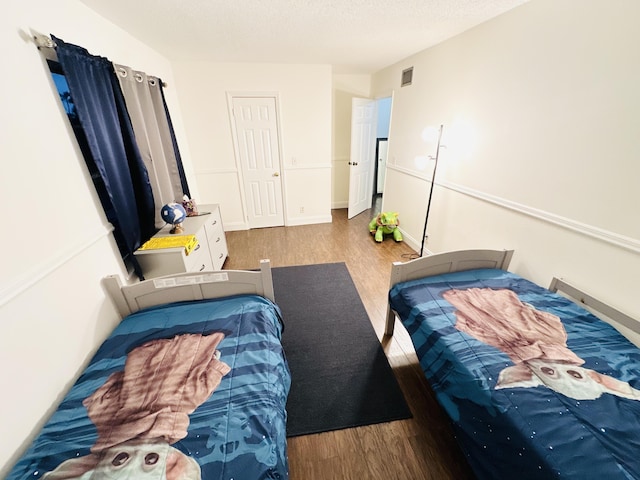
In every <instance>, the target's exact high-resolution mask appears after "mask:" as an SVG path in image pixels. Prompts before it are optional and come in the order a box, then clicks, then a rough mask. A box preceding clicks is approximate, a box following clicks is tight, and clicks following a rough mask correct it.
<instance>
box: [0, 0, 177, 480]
mask: <svg viewBox="0 0 640 480" xmlns="http://www.w3.org/2000/svg"><path fill="white" fill-rule="evenodd" d="M32 30H33V31H37V32H40V33H45V34H49V33H53V34H54V35H56V36H58V37H60V38H62V39H63V40H65V41H66V42H69V43H75V44H79V45H82V46H84V47H86V48H87V49H88V50H89V51H90V52H91V53H94V54H99V55H103V56H106V57H108V58H110V59H111V60H113V61H116V62H119V63H123V64H126V65H131V66H133V67H135V68H138V69H141V70H145V71H147V72H149V73H152V74H154V75H158V76H160V77H162V78H163V79H164V80H166V81H167V82H168V84H169V88H168V89H167V91H166V92H165V93H166V96H167V102H168V103H169V108H170V109H171V112H172V116H173V120H174V123H175V127H176V133H177V135H178V141H179V142H181V147H184V148H182V154H183V156H184V157H186V162H185V163H187V164H188V162H189V154H188V148H187V146H186V144H185V142H184V133H183V130H182V121H181V119H180V111H179V108H178V105H177V99H176V96H175V91H174V90H173V88H172V87H173V85H174V81H173V76H172V72H171V66H170V64H169V63H168V62H167V61H166V60H165V59H164V58H163V57H161V56H160V55H158V54H157V53H156V52H154V51H153V50H152V49H150V48H148V47H145V46H144V45H142V44H141V43H140V42H138V41H137V40H136V39H135V38H133V37H131V36H130V35H128V34H126V33H124V32H123V31H122V30H121V29H119V28H117V27H115V26H114V25H112V24H110V23H108V22H107V21H105V20H104V19H102V18H101V17H99V16H97V15H96V14H94V13H93V12H92V11H91V10H89V9H87V8H86V7H85V6H84V5H82V4H80V3H79V2H77V1H75V0H61V1H60V2H49V1H43V0H32V1H29V2H20V1H17V0H11V1H9V2H8V3H5V4H4V5H3V14H2V16H1V18H0V52H1V53H2V59H3V62H4V66H5V67H4V69H3V74H2V75H1V76H0V82H1V83H0V95H1V104H2V109H0V117H1V118H2V120H1V123H2V128H1V129H0V136H1V141H0V158H2V160H1V162H2V170H3V172H2V175H0V201H1V202H2V205H3V211H4V213H3V219H4V220H3V227H4V230H3V235H2V240H0V243H1V246H2V249H1V250H0V251H1V252H2V254H1V255H2V264H1V267H0V321H1V323H2V327H1V328H2V335H0V365H2V367H1V368H0V389H1V390H2V392H3V395H2V396H0V412H2V413H0V425H2V433H3V434H2V436H1V438H0V478H4V476H5V474H6V473H7V471H8V469H9V468H10V467H11V466H12V464H13V463H14V461H15V460H16V459H17V457H18V455H19V454H20V453H21V452H22V450H23V449H24V448H26V447H27V446H28V444H29V443H30V440H31V436H32V434H33V432H34V429H36V428H39V426H40V425H41V424H42V423H43V422H44V420H45V419H46V418H47V417H48V415H49V414H50V412H51V409H52V408H53V406H55V405H57V403H58V402H59V401H60V400H61V398H62V395H63V394H64V393H65V392H66V390H67V389H68V388H69V387H70V386H71V384H72V382H73V380H74V379H75V378H76V376H77V375H78V373H79V370H80V369H81V367H82V366H83V365H84V364H85V363H86V362H87V361H88V359H89V357H90V356H91V355H92V354H93V352H94V351H95V349H96V348H97V346H98V345H99V343H101V341H102V340H103V339H104V337H105V336H106V335H107V333H108V332H109V331H111V330H112V329H113V327H114V326H115V324H116V322H117V320H118V319H117V315H116V312H115V309H114V308H113V307H112V305H111V303H110V301H109V300H107V299H106V297H105V292H104V291H103V289H102V287H101V284H100V280H101V278H102V277H104V276H105V275H108V274H113V273H122V262H121V260H120V255H119V253H118V251H117V248H116V247H115V243H114V242H113V241H112V236H111V234H110V226H109V225H108V224H107V222H106V219H105V217H104V214H103V213H102V209H101V207H100V204H99V201H98V199H97V196H96V195H95V193H94V191H93V186H92V184H91V181H90V179H89V177H88V175H87V172H86V167H85V164H84V160H83V158H82V156H81V155H80V153H79V151H78V148H77V145H76V143H75V140H74V137H73V133H72V132H71V129H70V127H69V125H68V121H67V118H66V116H65V113H64V111H63V109H62V107H61V103H60V101H59V98H58V93H57V91H56V89H55V87H54V85H53V82H52V81H51V77H50V74H49V71H48V69H47V67H46V65H45V63H44V62H43V60H42V58H41V55H40V53H39V52H38V50H37V49H36V47H35V44H34V43H33V42H32V41H31V35H32Z"/></svg>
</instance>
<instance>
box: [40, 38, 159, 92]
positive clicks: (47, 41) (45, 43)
mask: <svg viewBox="0 0 640 480" xmlns="http://www.w3.org/2000/svg"><path fill="white" fill-rule="evenodd" d="M33 41H34V43H35V44H36V46H37V47H38V50H40V49H41V48H51V49H55V48H56V47H57V45H56V42H54V41H53V40H52V39H51V37H49V36H48V35H44V34H41V33H39V34H36V35H34V36H33ZM112 63H113V62H112ZM114 68H115V65H114ZM156 78H157V77H156ZM162 86H163V87H164V88H166V87H167V82H165V81H162Z"/></svg>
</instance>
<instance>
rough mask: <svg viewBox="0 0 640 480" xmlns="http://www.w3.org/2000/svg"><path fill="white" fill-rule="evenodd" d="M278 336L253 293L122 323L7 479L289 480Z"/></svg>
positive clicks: (274, 318)
mask: <svg viewBox="0 0 640 480" xmlns="http://www.w3.org/2000/svg"><path fill="white" fill-rule="evenodd" d="M282 329H283V325H282V322H281V318H280V311H279V309H278V307H277V306H276V305H275V304H274V303H273V302H271V301H270V300H268V299H266V298H263V297H261V296H257V295H237V296H230V297H225V298H219V299H211V300H201V301H194V302H179V303H175V304H169V305H163V306H157V307H151V308H146V309H142V310H140V311H138V312H136V313H133V314H131V315H129V316H127V317H126V318H124V319H123V320H122V322H121V323H120V324H119V325H118V326H117V328H116V329H115V330H114V331H113V333H112V334H111V336H110V337H109V338H108V339H107V340H106V341H105V342H104V343H103V344H102V346H101V347H100V348H99V350H98V351H97V353H96V354H95V356H94V357H93V359H92V360H91V362H90V364H89V365H88V366H87V368H86V370H85V371H84V373H83V374H82V375H81V376H80V377H79V379H78V380H77V382H76V383H75V385H74V386H73V387H72V388H71V390H70V391H69V392H68V394H67V395H66V397H65V398H64V400H63V401H62V403H61V404H60V406H59V408H58V409H57V411H56V412H55V413H54V415H53V416H52V417H51V418H50V420H49V421H48V422H47V423H46V425H45V426H44V428H43V429H42V431H41V433H40V434H39V436H37V438H36V439H35V440H34V442H33V444H32V445H31V447H30V448H29V449H28V450H27V451H26V453H25V454H24V456H23V457H22V458H21V459H20V460H19V461H18V463H17V464H16V465H15V467H14V469H13V470H12V472H11V473H10V474H9V477H8V478H9V479H12V480H13V479H16V480H17V479H21V480H24V479H38V478H46V479H62V478H64V479H71V478H74V479H75V478H77V479H89V478H91V479H101V478H121V479H125V478H126V479H142V478H150V479H151V478H153V479H165V478H166V479H169V480H177V479H206V480H218V479H229V480H231V479H236V480H239V479H284V478H288V464H287V451H286V432H285V427H286V411H285V403H286V399H287V394H288V391H289V386H290V376H289V369H288V366H287V362H286V359H285V356H284V353H283V350H282V346H281V344H280V337H281V332H282Z"/></svg>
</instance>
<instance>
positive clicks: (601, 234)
mask: <svg viewBox="0 0 640 480" xmlns="http://www.w3.org/2000/svg"><path fill="white" fill-rule="evenodd" d="M436 185H440V186H442V187H443V188H447V189H449V190H452V191H454V192H457V193H461V194H463V195H467V196H469V197H473V198H476V199H478V200H482V201H484V202H487V203H491V204H493V205H498V206H500V207H503V208H506V209H509V210H512V211H515V212H518V213H521V214H524V215H527V216H530V217H533V218H537V219H539V220H543V221H545V222H548V223H552V224H554V225H558V226H560V227H563V228H566V229H568V230H572V231H574V232H577V233H580V234H583V235H586V236H589V237H591V238H595V239H598V240H601V241H603V242H606V243H609V244H611V245H615V246H616V247H620V248H624V249H625V250H630V251H632V252H634V253H640V240H636V239H635V238H631V237H627V236H625V235H620V234H618V233H614V232H611V231H608V230H604V229H602V228H598V227H594V226H593V225H588V224H586V223H582V222H578V221H575V220H572V219H570V218H567V217H563V216H560V215H556V214H554V213H551V212H547V211H544V210H540V209H537V208H533V207H529V206H527V205H522V204H520V203H517V202H512V201H510V200H506V199H504V198H501V197H497V196H495V195H490V194H488V193H484V192H480V191H478V190H474V189H472V188H468V187H465V186H462V185H458V184H455V183H451V182H446V181H444V182H438V181H436Z"/></svg>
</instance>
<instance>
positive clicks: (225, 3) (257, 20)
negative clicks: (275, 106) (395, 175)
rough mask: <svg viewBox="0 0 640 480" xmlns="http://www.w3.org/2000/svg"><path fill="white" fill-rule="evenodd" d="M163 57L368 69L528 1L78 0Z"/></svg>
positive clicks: (339, 70)
mask: <svg viewBox="0 0 640 480" xmlns="http://www.w3.org/2000/svg"><path fill="white" fill-rule="evenodd" d="M81 1H82V2H83V3H84V4H85V5H87V6H88V7H90V8H91V9H93V10H95V11H96V12H98V13H99V14H100V15H102V16H103V17H105V18H107V19H108V20H111V21H112V22H113V23H115V24H116V25H118V26H120V27H121V28H123V29H124V30H126V31H128V32H129V33H131V34H132V35H134V36H135V37H136V38H138V39H140V40H141V41H143V42H144V43H146V44H148V45H150V46H152V47H153V48H154V49H155V50H157V51H158V52H160V53H162V54H164V55H165V56H167V57H168V58H169V59H182V60H208V61H212V62H250V63H262V62H266V63H306V64H318V63H319V64H330V65H333V67H334V72H336V73H374V72H376V71H378V70H380V69H382V68H384V67H387V66H389V65H392V64H394V63H396V62H397V61H399V60H402V59H403V58H406V57H408V56H410V55H413V54H414V53H417V52H419V51H421V50H424V49H425V48H428V47H430V46H432V45H435V44H437V43H439V42H442V41H443V40H446V39H447V38H450V37H452V36H454V35H457V34H458V33H461V32H463V31H465V30H468V29H469V28H471V27H473V26H475V25H478V24H480V23H482V22H485V21H486V20H489V19H490V18H492V17H495V16H497V15H500V14H501V13H504V12H506V11H507V10H510V9H512V8H514V7H516V6H518V5H521V4H523V3H525V2H527V1H528V0H81Z"/></svg>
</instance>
